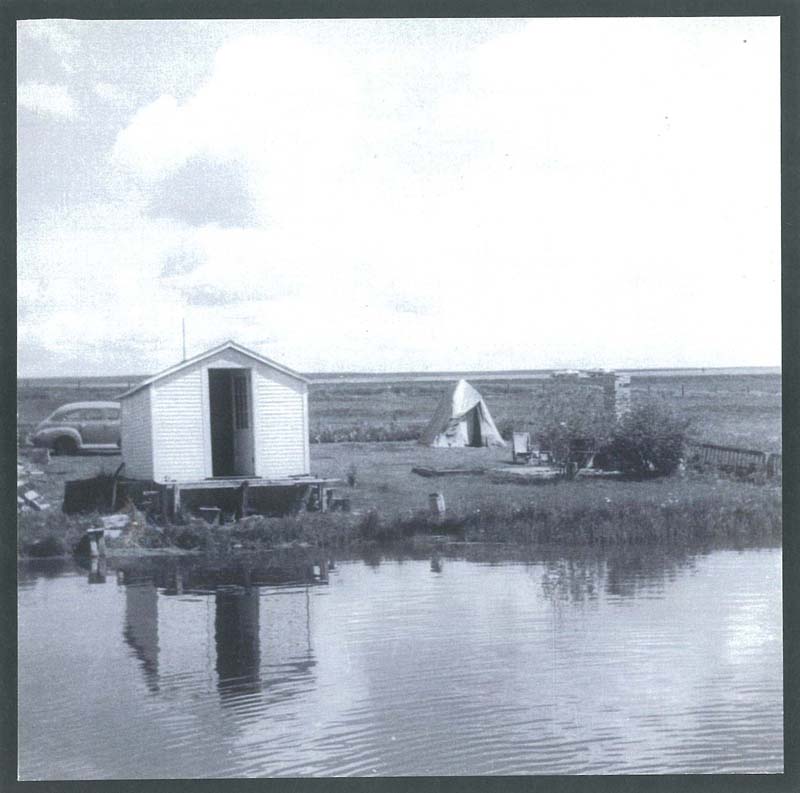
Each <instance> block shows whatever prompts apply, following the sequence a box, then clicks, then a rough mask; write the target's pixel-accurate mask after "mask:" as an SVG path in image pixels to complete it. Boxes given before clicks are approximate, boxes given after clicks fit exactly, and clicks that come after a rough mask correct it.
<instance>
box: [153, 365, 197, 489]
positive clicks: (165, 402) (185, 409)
mask: <svg viewBox="0 0 800 793" xmlns="http://www.w3.org/2000/svg"><path fill="white" fill-rule="evenodd" d="M150 388H151V389H153V437H154V443H155V452H156V453H155V461H154V468H155V479H156V481H159V482H164V481H169V480H176V481H178V482H180V481H185V480H192V479H204V478H205V476H206V460H205V443H204V435H205V421H204V403H205V400H204V399H203V370H202V368H201V367H200V366H197V367H193V368H190V369H184V370H183V371H181V372H180V373H178V374H176V375H173V376H172V377H169V378H165V379H164V380H162V381H159V382H157V383H154V384H153V385H152V386H150Z"/></svg>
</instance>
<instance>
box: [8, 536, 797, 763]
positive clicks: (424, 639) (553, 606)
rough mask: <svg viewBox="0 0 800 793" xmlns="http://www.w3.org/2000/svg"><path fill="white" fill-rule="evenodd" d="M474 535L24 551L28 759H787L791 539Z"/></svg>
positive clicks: (22, 754) (22, 735) (23, 709)
mask: <svg viewBox="0 0 800 793" xmlns="http://www.w3.org/2000/svg"><path fill="white" fill-rule="evenodd" d="M464 553H466V554H467V555H468V556H469V558H464V555H463V554H462V556H461V558H457V557H456V558H450V557H448V556H433V557H431V556H427V557H424V558H405V559H402V558H396V557H394V558H392V557H381V556H380V555H377V554H375V555H373V556H371V557H370V558H368V559H366V560H365V559H356V560H349V561H348V560H341V559H339V560H336V561H335V563H334V565H333V566H332V567H328V566H327V565H326V561H327V560H323V559H321V558H314V556H313V555H312V554H311V552H306V553H305V555H302V554H301V555H299V556H298V555H292V554H288V553H287V554H283V555H280V554H276V555H273V556H271V557H265V559H263V560H249V561H248V562H247V563H244V562H241V563H239V562H231V563H228V564H225V565H217V566H214V567H209V566H208V565H204V564H201V563H200V562H197V561H190V560H187V559H185V558H184V559H181V560H179V561H176V560H174V559H172V560H158V561H156V560H139V561H136V562H134V561H132V560H125V561H116V562H115V561H110V562H109V563H108V565H107V568H106V569H103V568H102V567H99V568H97V569H95V570H94V571H92V570H91V569H82V568H79V567H77V566H75V565H74V564H73V563H71V562H70V563H60V564H55V565H53V564H46V563H39V565H38V566H37V565H33V564H29V565H23V566H20V569H19V577H20V583H19V745H20V751H19V769H20V776H21V778H23V779H59V778H60V779H64V778H109V777H110V778H142V777H222V776H235V777H250V776H275V775H299V776H308V775H323V776H324V775H362V776H363V775H417V774H422V775H457V774H475V775H477V774H615V773H645V774H659V773H669V772H677V773H685V772H688V773H704V772H751V771H752V772H780V771H781V770H782V768H783V704H782V703H783V700H782V631H781V583H780V582H781V552H780V550H779V549H774V548H773V549H748V550H712V551H704V552H692V553H690V552H680V553H677V552H676V553H665V552H664V551H663V550H657V549H652V548H642V549H633V550H631V549H625V550H621V551H617V552H614V553H608V554H604V555H602V554H601V555H598V554H596V553H595V554H590V553H585V554H581V553H570V554H566V555H565V554H564V553H559V552H550V553H542V552H539V553H538V555H535V556H534V555H532V554H533V553H534V552H531V551H528V552H519V553H516V554H515V553H513V552H510V551H509V550H508V549H503V550H497V549H495V550H492V549H474V548H473V549H467V550H466V551H464ZM526 553H527V554H531V555H530V556H527V558H526ZM504 556H505V557H509V556H512V557H513V556H516V558H503V557H504ZM326 568H327V569H326Z"/></svg>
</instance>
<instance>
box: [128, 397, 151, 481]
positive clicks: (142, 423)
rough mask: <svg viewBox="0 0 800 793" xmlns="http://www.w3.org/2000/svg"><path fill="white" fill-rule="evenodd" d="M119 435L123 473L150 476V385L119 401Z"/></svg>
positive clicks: (134, 476) (134, 475)
mask: <svg viewBox="0 0 800 793" xmlns="http://www.w3.org/2000/svg"><path fill="white" fill-rule="evenodd" d="M120 437H121V439H122V461H123V462H124V463H125V469H124V471H123V474H124V476H127V477H130V478H132V479H146V480H152V479H153V431H152V422H151V419H150V389H149V388H144V389H142V390H141V391H139V392H137V393H136V394H133V395H132V396H130V397H128V398H127V399H123V400H122V403H121V413H120Z"/></svg>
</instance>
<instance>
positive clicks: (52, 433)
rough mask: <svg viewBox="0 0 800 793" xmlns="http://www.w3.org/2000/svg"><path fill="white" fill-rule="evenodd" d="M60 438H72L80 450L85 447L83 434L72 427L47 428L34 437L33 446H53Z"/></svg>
mask: <svg viewBox="0 0 800 793" xmlns="http://www.w3.org/2000/svg"><path fill="white" fill-rule="evenodd" d="M59 438H72V440H73V441H75V445H76V446H77V447H78V448H79V449H80V448H81V447H82V446H83V443H82V441H81V434H80V433H79V432H78V431H77V430H75V429H73V428H72V427H45V428H44V429H41V430H39V431H38V432H37V433H36V434H35V435H34V436H33V444H34V446H52V445H53V444H54V443H55V442H56V441H57V440H58V439H59Z"/></svg>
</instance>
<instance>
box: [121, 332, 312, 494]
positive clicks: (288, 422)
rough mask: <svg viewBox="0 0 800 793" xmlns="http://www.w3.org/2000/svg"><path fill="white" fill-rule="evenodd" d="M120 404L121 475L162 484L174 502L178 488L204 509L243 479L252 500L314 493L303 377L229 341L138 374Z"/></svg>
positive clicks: (306, 381) (240, 483)
mask: <svg viewBox="0 0 800 793" xmlns="http://www.w3.org/2000/svg"><path fill="white" fill-rule="evenodd" d="M120 402H121V405H122V419H121V443H122V459H123V462H124V464H125V468H124V471H123V473H124V477H125V479H126V480H136V481H140V482H148V483H152V484H153V486H154V488H155V489H157V490H159V491H161V492H164V491H165V490H168V491H169V496H170V497H171V500H172V501H173V502H174V503H175V504H176V506H178V507H179V506H180V505H181V494H183V496H184V499H185V500H186V501H191V500H192V498H193V497H194V500H195V501H198V499H199V501H200V502H203V503H200V504H199V505H200V506H213V505H215V503H214V501H215V499H216V500H219V499H220V491H226V490H227V491H229V495H231V492H230V491H233V490H235V489H239V490H241V489H242V483H243V482H244V481H247V482H248V485H249V488H246V489H248V490H249V491H250V494H251V496H250V497H251V499H253V498H256V499H257V497H258V492H257V489H258V488H261V489H262V490H269V491H270V493H271V495H273V496H275V497H277V496H278V495H279V493H278V492H277V490H276V489H279V488H281V487H283V488H284V489H286V488H290V489H291V491H290V493H289V495H291V493H293V492H295V491H296V490H297V489H298V487H305V488H306V489H308V488H310V487H316V489H317V490H316V492H317V495H318V496H321V494H322V486H323V485H324V480H320V479H315V478H313V477H311V476H310V456H309V447H308V380H307V379H306V378H305V377H303V376H302V375H300V374H298V373H297V372H293V371H292V370H291V369H288V368H287V367H285V366H282V365H281V364H278V363H276V362H274V361H271V360H269V359H268V358H264V357H263V356H261V355H259V354H258V353H255V352H252V351H251V350H247V349H245V348H244V347H242V346H241V345H239V344H237V343H236V342H233V341H228V342H225V343H224V344H222V345H220V346H219V347H215V348H214V349H211V350H208V351H207V352H204V353H202V354H200V355H197V356H195V357H194V358H190V359H189V360H186V361H183V362H182V363H179V364H177V365H175V366H172V367H170V368H169V369H166V370H164V371H163V372H161V373H159V374H157V375H155V376H153V377H150V378H148V379H147V380H144V381H143V382H141V383H139V384H138V385H137V386H135V387H134V388H132V389H131V390H130V391H127V392H126V393H125V394H123V395H122V396H121V397H120ZM253 488H256V491H254V490H253ZM197 491H202V492H200V493H198V492H197ZM223 495H224V493H223ZM284 495H286V493H284ZM223 501H224V499H223ZM319 503H320V505H322V506H323V508H324V499H321V498H320V499H319Z"/></svg>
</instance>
